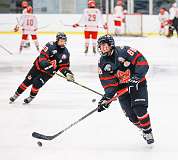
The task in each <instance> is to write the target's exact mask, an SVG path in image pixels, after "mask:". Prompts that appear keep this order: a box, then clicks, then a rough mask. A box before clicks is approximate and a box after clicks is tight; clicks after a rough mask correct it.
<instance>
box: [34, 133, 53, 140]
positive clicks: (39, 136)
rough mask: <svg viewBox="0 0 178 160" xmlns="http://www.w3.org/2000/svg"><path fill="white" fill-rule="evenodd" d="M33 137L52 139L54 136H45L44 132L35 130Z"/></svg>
mask: <svg viewBox="0 0 178 160" xmlns="http://www.w3.org/2000/svg"><path fill="white" fill-rule="evenodd" d="M32 137H34V138H38V139H43V140H52V139H53V138H54V137H53V136H45V135H43V134H40V133H37V132H33V133H32Z"/></svg>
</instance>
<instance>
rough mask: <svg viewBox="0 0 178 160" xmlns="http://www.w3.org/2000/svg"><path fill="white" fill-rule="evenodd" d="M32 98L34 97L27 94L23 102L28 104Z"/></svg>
mask: <svg viewBox="0 0 178 160" xmlns="http://www.w3.org/2000/svg"><path fill="white" fill-rule="evenodd" d="M34 98H35V97H32V96H29V97H27V98H25V99H24V103H25V104H28V103H30V102H31V101H32V100H33V99H34Z"/></svg>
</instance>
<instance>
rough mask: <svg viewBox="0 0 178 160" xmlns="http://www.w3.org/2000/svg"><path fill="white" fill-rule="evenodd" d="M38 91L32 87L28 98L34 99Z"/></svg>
mask: <svg viewBox="0 0 178 160" xmlns="http://www.w3.org/2000/svg"><path fill="white" fill-rule="evenodd" d="M38 91H39V89H38V88H35V87H34V86H32V89H31V92H30V96H32V97H35V96H36V95H37V94H38Z"/></svg>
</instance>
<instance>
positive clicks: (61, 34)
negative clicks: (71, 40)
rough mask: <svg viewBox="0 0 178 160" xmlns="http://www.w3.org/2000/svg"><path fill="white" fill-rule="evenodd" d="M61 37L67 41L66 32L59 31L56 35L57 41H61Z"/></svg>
mask: <svg viewBox="0 0 178 160" xmlns="http://www.w3.org/2000/svg"><path fill="white" fill-rule="evenodd" d="M60 39H64V40H65V41H66V42H67V36H66V34H65V33H64V32H58V33H57V35H56V41H59V40H60Z"/></svg>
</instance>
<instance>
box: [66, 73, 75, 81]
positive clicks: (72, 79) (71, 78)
mask: <svg viewBox="0 0 178 160" xmlns="http://www.w3.org/2000/svg"><path fill="white" fill-rule="evenodd" d="M66 79H67V80H68V81H75V79H74V75H73V74H71V73H67V74H66Z"/></svg>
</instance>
